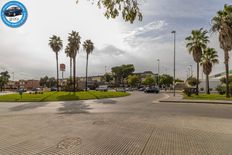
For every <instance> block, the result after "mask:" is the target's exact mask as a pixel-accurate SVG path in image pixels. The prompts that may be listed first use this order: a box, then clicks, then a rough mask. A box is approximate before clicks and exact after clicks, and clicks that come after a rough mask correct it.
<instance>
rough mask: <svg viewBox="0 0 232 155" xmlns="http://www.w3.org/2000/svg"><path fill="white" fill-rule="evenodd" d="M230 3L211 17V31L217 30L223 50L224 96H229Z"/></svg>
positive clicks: (231, 33)
mask: <svg viewBox="0 0 232 155" xmlns="http://www.w3.org/2000/svg"><path fill="white" fill-rule="evenodd" d="M231 25H232V5H225V6H224V9H223V10H220V11H218V12H217V15H216V16H215V17H213V19H212V28H211V30H212V31H213V32H219V42H220V47H221V49H223V51H224V63H225V70H226V97H227V98H229V97H230V95H229V64H228V63H229V51H231V50H232V26H231Z"/></svg>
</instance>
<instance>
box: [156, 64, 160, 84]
mask: <svg viewBox="0 0 232 155" xmlns="http://www.w3.org/2000/svg"><path fill="white" fill-rule="evenodd" d="M157 62H158V81H157V85H158V86H159V76H160V59H157Z"/></svg>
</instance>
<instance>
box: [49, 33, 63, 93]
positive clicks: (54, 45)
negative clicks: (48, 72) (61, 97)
mask: <svg viewBox="0 0 232 155" xmlns="http://www.w3.org/2000/svg"><path fill="white" fill-rule="evenodd" d="M49 46H50V47H51V49H52V50H53V52H55V54H56V77H57V78H56V80H57V91H59V65H58V64H59V62H58V53H59V51H60V50H61V49H62V48H63V43H62V40H61V39H60V37H58V36H56V35H53V36H52V37H51V38H50V40H49Z"/></svg>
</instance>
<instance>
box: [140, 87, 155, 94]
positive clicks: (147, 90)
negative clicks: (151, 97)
mask: <svg viewBox="0 0 232 155" xmlns="http://www.w3.org/2000/svg"><path fill="white" fill-rule="evenodd" d="M144 92H145V93H156V94H158V93H159V88H158V87H154V86H152V87H147V88H146V89H145V90H144Z"/></svg>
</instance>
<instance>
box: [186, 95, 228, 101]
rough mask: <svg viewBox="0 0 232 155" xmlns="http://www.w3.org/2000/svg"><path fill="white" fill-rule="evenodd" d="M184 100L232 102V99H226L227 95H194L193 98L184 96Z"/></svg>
mask: <svg viewBox="0 0 232 155" xmlns="http://www.w3.org/2000/svg"><path fill="white" fill-rule="evenodd" d="M184 99H191V100H232V98H226V96H225V95H219V94H210V95H207V94H199V96H197V95H192V96H191V97H188V96H186V95H185V96H184Z"/></svg>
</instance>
